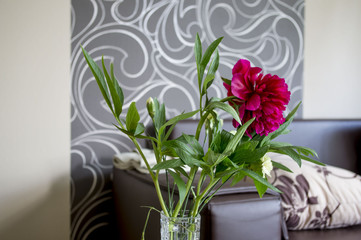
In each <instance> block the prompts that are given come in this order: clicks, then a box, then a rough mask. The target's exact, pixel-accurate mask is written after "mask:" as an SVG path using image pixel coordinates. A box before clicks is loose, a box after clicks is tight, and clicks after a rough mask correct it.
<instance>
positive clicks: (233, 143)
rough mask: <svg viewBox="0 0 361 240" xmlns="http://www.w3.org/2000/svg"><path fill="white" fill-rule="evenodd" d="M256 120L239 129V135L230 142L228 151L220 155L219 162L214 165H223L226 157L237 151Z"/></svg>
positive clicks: (251, 120)
mask: <svg viewBox="0 0 361 240" xmlns="http://www.w3.org/2000/svg"><path fill="white" fill-rule="evenodd" d="M254 119H255V118H252V119H250V120H249V121H247V122H246V123H245V124H244V125H243V126H241V127H240V128H238V130H237V133H236V134H235V135H234V136H233V138H232V139H231V140H230V141H229V142H228V144H227V147H226V149H225V150H224V151H223V152H222V153H221V154H220V155H219V157H218V159H217V161H216V162H215V163H214V165H217V164H219V163H221V162H222V161H223V160H224V159H225V158H226V157H228V156H229V155H231V154H232V153H233V152H234V150H235V149H236V147H237V145H238V143H239V142H240V141H241V139H242V137H243V134H244V133H245V132H246V130H247V128H248V126H249V125H251V123H252V122H253V121H254Z"/></svg>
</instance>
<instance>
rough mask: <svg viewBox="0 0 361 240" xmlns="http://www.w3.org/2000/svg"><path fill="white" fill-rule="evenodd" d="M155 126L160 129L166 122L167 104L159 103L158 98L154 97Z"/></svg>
mask: <svg viewBox="0 0 361 240" xmlns="http://www.w3.org/2000/svg"><path fill="white" fill-rule="evenodd" d="M153 101H154V121H153V123H154V127H155V128H156V129H157V130H159V129H160V127H161V126H162V125H163V124H164V123H165V122H166V117H165V106H164V104H159V102H158V99H156V98H154V99H153Z"/></svg>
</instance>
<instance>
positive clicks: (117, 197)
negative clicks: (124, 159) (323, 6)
mask: <svg viewBox="0 0 361 240" xmlns="http://www.w3.org/2000/svg"><path fill="white" fill-rule="evenodd" d="M225 127H226V128H229V129H230V128H231V122H230V121H225ZM194 128H195V124H194V121H183V122H181V123H180V124H178V125H177V128H175V129H174V136H177V135H179V133H181V132H186V133H192V132H194V131H193V129H194ZM290 129H291V130H292V132H291V133H289V134H288V135H282V136H280V137H279V138H278V139H277V141H285V142H290V143H292V144H294V145H302V146H307V147H311V148H313V149H315V150H316V151H317V152H318V155H319V157H320V158H319V160H320V161H322V162H325V163H327V164H331V165H334V166H338V167H342V168H345V169H348V170H351V171H354V172H357V173H359V174H360V172H361V171H360V170H361V164H360V163H361V120H308V121H305V120H298V121H297V120H296V121H294V122H293V124H291V126H290ZM113 173H114V176H113V178H114V179H113V180H114V181H113V183H114V184H113V186H114V189H113V190H114V202H115V206H116V211H117V213H116V214H117V224H118V230H119V233H120V234H121V236H120V239H126V240H132V239H140V234H141V232H142V230H143V226H144V221H145V219H146V215H147V211H148V209H146V208H141V207H140V206H154V207H156V208H158V209H160V207H159V205H158V200H157V197H156V194H155V191H154V187H153V185H152V183H151V181H150V179H149V176H147V175H144V174H139V173H137V172H135V171H122V170H118V169H114V171H113ZM164 187H165V186H164ZM281 211H282V210H281V208H280V198H279V196H278V195H275V194H274V193H272V192H268V193H266V194H265V196H264V197H263V199H259V197H258V194H257V193H256V192H255V189H254V187H252V186H251V185H250V183H249V182H244V183H241V184H240V185H239V186H238V187H236V188H229V187H228V188H226V189H222V191H220V192H219V193H218V196H217V197H215V198H214V199H212V200H211V201H210V202H209V203H208V205H207V207H206V208H205V209H204V211H203V213H202V231H203V234H202V236H203V239H207V240H208V239H213V240H220V239H222V240H227V239H246V240H249V239H267V240H268V239H281V238H283V239H290V240H299V239H307V240H312V239H317V240H320V239H327V240H333V239H342V240H356V239H361V225H358V226H353V227H349V228H342V229H333V230H308V231H305V230H303V231H289V232H288V235H287V231H286V230H285V228H283V230H285V231H284V232H283V234H282V228H281V227H282V226H284V222H283V221H282V212H281ZM257 236H258V238H257ZM146 239H148V240H149V239H151V240H152V239H159V214H158V213H152V214H151V218H150V222H149V224H148V227H147V231H146Z"/></svg>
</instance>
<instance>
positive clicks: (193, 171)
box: [172, 167, 198, 217]
mask: <svg viewBox="0 0 361 240" xmlns="http://www.w3.org/2000/svg"><path fill="white" fill-rule="evenodd" d="M197 171H198V167H192V168H191V171H190V173H189V179H188V182H187V185H186V192H187V193H188V192H189V191H190V189H191V187H192V183H193V180H194V178H195V175H196V173H197ZM184 200H185V199H179V201H178V203H177V205H176V207H175V208H174V211H173V214H172V217H177V216H178V213H179V211H180V210H181V208H182V206H183V203H184Z"/></svg>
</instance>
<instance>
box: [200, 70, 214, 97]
mask: <svg viewBox="0 0 361 240" xmlns="http://www.w3.org/2000/svg"><path fill="white" fill-rule="evenodd" d="M213 80H214V74H207V76H206V78H205V79H204V83H203V90H202V95H204V94H206V91H207V89H208V88H209V87H210V86H211V85H212V82H213Z"/></svg>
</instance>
